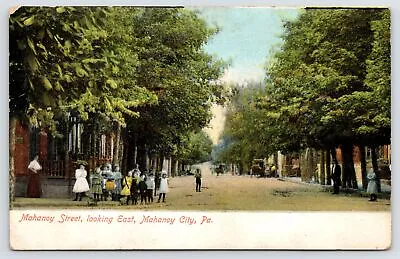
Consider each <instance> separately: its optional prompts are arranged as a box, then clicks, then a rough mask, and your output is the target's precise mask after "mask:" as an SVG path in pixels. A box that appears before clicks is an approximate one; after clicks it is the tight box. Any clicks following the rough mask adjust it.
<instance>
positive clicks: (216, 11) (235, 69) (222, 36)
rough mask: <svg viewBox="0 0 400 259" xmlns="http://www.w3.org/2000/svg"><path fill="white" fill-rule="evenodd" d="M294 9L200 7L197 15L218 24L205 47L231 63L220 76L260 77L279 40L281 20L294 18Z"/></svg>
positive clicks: (233, 78) (242, 79) (240, 80)
mask: <svg viewBox="0 0 400 259" xmlns="http://www.w3.org/2000/svg"><path fill="white" fill-rule="evenodd" d="M298 13H299V10H298V9H290V8H286V9H284V8H261V7H257V8H254V7H253V8H243V7H236V8H235V7H213V8H201V9H200V17H202V18H203V19H204V20H205V21H206V22H207V23H208V24H209V25H210V26H212V27H218V28H220V31H219V32H218V33H217V34H216V35H215V36H213V37H212V38H211V39H210V40H209V42H208V43H207V45H206V46H205V47H204V49H205V51H206V52H208V53H209V54H212V55H215V56H216V57H218V58H222V59H223V60H225V61H228V62H230V64H231V66H230V67H229V68H228V70H227V71H226V72H225V74H224V76H223V78H222V80H223V81H225V82H237V83H244V82H246V81H253V80H254V81H262V80H263V78H264V76H265V71H264V67H265V64H266V62H267V60H268V57H269V56H270V54H271V53H272V52H271V51H272V50H273V49H274V48H276V47H279V44H280V43H281V38H280V36H281V35H282V33H283V21H284V20H287V19H294V18H295V17H297V14H298Z"/></svg>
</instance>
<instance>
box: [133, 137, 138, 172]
mask: <svg viewBox="0 0 400 259" xmlns="http://www.w3.org/2000/svg"><path fill="white" fill-rule="evenodd" d="M137 154H138V150H137V136H136V134H135V140H134V145H133V165H134V167H135V168H136V165H137Z"/></svg>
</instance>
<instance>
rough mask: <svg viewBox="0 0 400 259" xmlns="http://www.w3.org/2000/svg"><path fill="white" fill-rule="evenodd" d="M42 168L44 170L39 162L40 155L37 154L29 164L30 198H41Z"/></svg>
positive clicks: (28, 192)
mask: <svg viewBox="0 0 400 259" xmlns="http://www.w3.org/2000/svg"><path fill="white" fill-rule="evenodd" d="M40 170H42V167H41V166H40V164H39V156H38V155H35V158H34V159H33V160H32V161H31V162H30V163H29V165H28V172H29V180H28V190H27V194H28V198H40V195H41V192H42V190H41V187H40V175H39V171H40Z"/></svg>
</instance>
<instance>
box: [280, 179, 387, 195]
mask: <svg viewBox="0 0 400 259" xmlns="http://www.w3.org/2000/svg"><path fill="white" fill-rule="evenodd" d="M278 179H280V180H281V181H288V182H293V183H299V184H308V185H314V186H320V187H322V188H326V189H331V188H333V185H322V184H320V183H317V182H303V181H301V177H279V178H278ZM346 190H349V188H346ZM351 190H353V191H358V192H366V190H364V189H363V188H362V184H361V183H358V190H354V189H351ZM381 190H382V193H385V194H391V192H392V186H390V185H389V184H387V183H386V181H384V180H382V181H381Z"/></svg>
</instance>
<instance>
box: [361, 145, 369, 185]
mask: <svg viewBox="0 0 400 259" xmlns="http://www.w3.org/2000/svg"><path fill="white" fill-rule="evenodd" d="M359 149H360V160H361V161H360V162H361V182H362V188H363V189H367V186H368V180H367V161H366V160H365V146H364V145H363V144H361V145H360V146H359Z"/></svg>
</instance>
